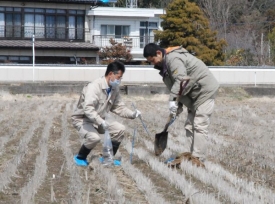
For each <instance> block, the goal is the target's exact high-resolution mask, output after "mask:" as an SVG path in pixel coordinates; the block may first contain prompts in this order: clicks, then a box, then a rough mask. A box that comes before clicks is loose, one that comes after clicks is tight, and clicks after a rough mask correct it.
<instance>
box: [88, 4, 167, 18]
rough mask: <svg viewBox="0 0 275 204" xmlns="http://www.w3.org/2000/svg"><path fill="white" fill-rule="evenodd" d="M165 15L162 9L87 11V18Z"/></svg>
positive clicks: (99, 8) (119, 8)
mask: <svg viewBox="0 0 275 204" xmlns="http://www.w3.org/2000/svg"><path fill="white" fill-rule="evenodd" d="M162 14H165V10H164V9H155V8H122V7H97V8H94V9H91V10H89V11H88V16H111V17H123V16H124V17H146V18H150V17H158V16H160V15H162Z"/></svg>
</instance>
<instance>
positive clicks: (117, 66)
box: [105, 61, 125, 76]
mask: <svg viewBox="0 0 275 204" xmlns="http://www.w3.org/2000/svg"><path fill="white" fill-rule="evenodd" d="M119 70H121V72H122V73H124V72H125V66H124V64H123V63H121V62H119V61H114V62H111V63H110V64H108V66H107V70H106V72H105V76H107V75H108V74H109V73H110V72H114V73H115V74H116V73H117V72H118V71H119Z"/></svg>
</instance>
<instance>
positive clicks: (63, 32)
mask: <svg viewBox="0 0 275 204" xmlns="http://www.w3.org/2000/svg"><path fill="white" fill-rule="evenodd" d="M84 32H85V30H84V28H65V27H49V26H42V27H38V26H35V27H34V26H8V25H6V26H0V38H7V39H28V38H32V36H33V35H35V37H36V38H38V39H47V40H81V41H83V40H84Z"/></svg>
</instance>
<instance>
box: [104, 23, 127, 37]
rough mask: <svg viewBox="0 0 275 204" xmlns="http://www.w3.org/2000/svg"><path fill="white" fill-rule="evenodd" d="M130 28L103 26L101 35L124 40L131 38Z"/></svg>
mask: <svg viewBox="0 0 275 204" xmlns="http://www.w3.org/2000/svg"><path fill="white" fill-rule="evenodd" d="M129 34H130V26H123V25H101V35H103V36H105V37H111V36H114V37H115V38H123V37H125V36H129Z"/></svg>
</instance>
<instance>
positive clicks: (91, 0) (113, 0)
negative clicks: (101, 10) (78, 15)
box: [13, 0, 117, 4]
mask: <svg viewBox="0 0 275 204" xmlns="http://www.w3.org/2000/svg"><path fill="white" fill-rule="evenodd" d="M13 1H22V0H13ZM25 2H43V3H73V4H75V3H80V4H94V3H116V2H117V0H28V1H25Z"/></svg>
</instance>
